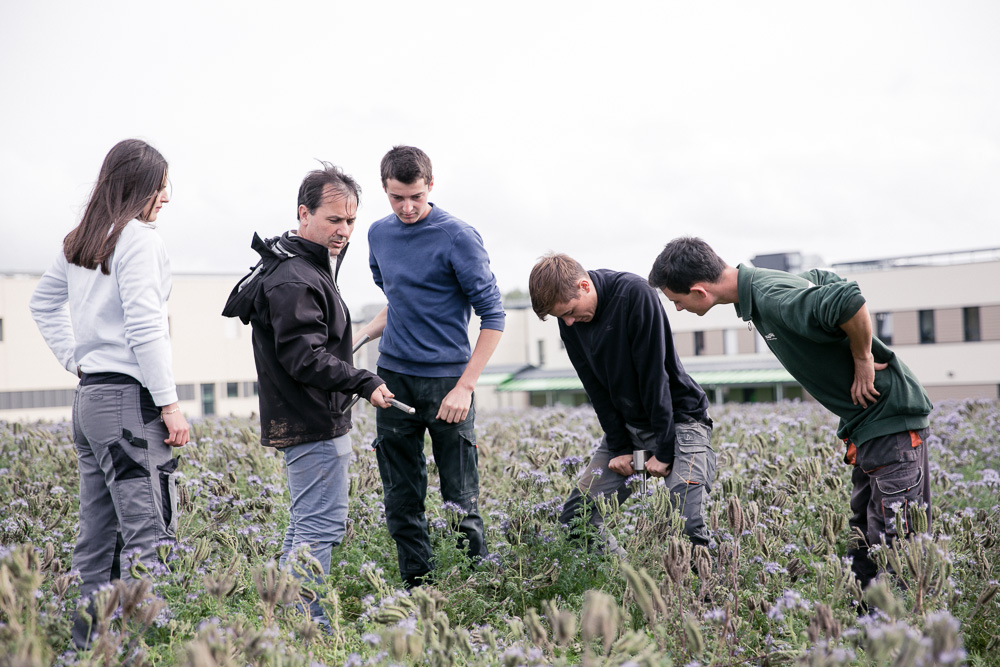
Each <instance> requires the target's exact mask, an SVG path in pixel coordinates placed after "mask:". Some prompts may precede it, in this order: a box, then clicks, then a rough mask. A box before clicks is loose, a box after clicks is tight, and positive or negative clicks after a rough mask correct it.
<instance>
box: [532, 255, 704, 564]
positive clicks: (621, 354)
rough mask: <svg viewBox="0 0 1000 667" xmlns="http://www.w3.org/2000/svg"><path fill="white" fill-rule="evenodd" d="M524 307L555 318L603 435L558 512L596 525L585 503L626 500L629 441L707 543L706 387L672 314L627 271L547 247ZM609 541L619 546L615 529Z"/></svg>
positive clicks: (696, 536)
mask: <svg viewBox="0 0 1000 667" xmlns="http://www.w3.org/2000/svg"><path fill="white" fill-rule="evenodd" d="M528 292H529V293H530V295H531V307H532V309H533V310H534V311H535V314H536V315H538V318H539V319H542V320H544V319H545V318H546V317H547V316H548V315H553V316H555V317H557V318H559V335H560V337H561V338H562V340H563V343H564V344H565V345H566V353H567V354H568V355H569V359H570V361H571V362H572V363H573V367H574V368H575V369H576V372H577V375H579V376H580V381H581V382H583V388H584V389H586V390H587V396H588V398H590V402H591V404H592V405H593V406H594V412H596V413H597V419H598V421H600V423H601V428H602V429H604V438H603V439H602V440H601V443H600V445H598V447H597V449H596V450H595V451H594V453H593V455H592V456H591V459H590V463H589V464H588V465H587V469H586V470H585V471H584V472H583V474H582V475H581V476H580V480H579V482H578V483H577V488H576V489H574V490H573V492H572V493H571V494H570V497H569V498H568V499H567V500H566V504H565V505H564V507H563V513H562V516H561V517H560V521H561V522H562V523H564V524H567V525H569V524H571V523H572V521H573V520H574V518H576V517H579V516H581V515H583V514H584V513H585V510H589V516H590V523H591V525H593V526H594V527H596V528H597V529H598V530H601V529H602V527H603V524H604V520H603V517H602V516H601V514H600V512H598V511H597V508H596V507H595V506H594V503H593V502H592V501H593V499H594V498H596V497H597V496H604V497H610V496H612V495H617V497H618V502H619V503H621V502H624V501H625V499H627V498H628V497H629V496H630V495H631V493H632V491H631V489H630V488H629V486H628V484H627V483H626V481H627V479H628V478H629V476H631V475H634V474H635V472H636V471H635V470H634V469H633V467H632V460H633V459H632V453H633V450H645V451H650V452H652V454H653V456H652V457H651V458H650V459H649V460H648V461H647V462H646V470H648V471H649V474H650V475H652V476H654V477H665V478H666V484H667V488H669V489H670V493H671V496H672V499H673V500H674V501H675V503H676V505H677V507H678V508H679V510H680V513H681V516H683V517H684V519H685V523H684V532H685V534H686V535H687V536H688V537H689V538H690V539H691V542H692V543H693V544H695V545H701V546H707V545H708V543H709V539H710V536H709V532H708V528H707V527H706V526H705V518H704V501H705V499H706V497H707V494H708V493H709V492H711V490H712V482H713V481H714V479H715V467H716V457H715V452H714V451H713V450H712V445H711V437H712V420H711V419H710V418H709V416H708V399H707V398H706V396H705V392H704V391H702V389H701V387H699V386H698V383H696V382H695V381H694V380H692V379H691V376H690V375H688V374H687V372H686V371H685V370H684V367H683V366H682V365H681V362H680V360H679V359H678V358H677V352H676V350H675V349H674V341H673V338H672V336H671V335H670V323H669V322H668V321H667V316H666V313H665V312H664V311H663V306H662V304H661V303H660V298H659V297H658V296H657V295H656V291H655V290H653V289H652V288H651V287H650V286H649V285H647V284H646V281H645V280H643V279H642V278H641V277H639V276H637V275H635V274H632V273H622V272H618V271H609V270H607V269H599V270H597V271H590V272H588V271H585V270H584V268H583V267H582V266H581V265H580V263H579V262H577V261H576V260H575V259H573V258H572V257H569V256H567V255H562V254H551V255H546V256H545V257H543V258H542V259H541V260H539V262H538V263H537V264H536V265H535V267H534V268H533V269H532V270H531V276H530V277H529V279H528ZM606 539H607V543H608V548H609V549H610V550H611V551H615V552H617V553H619V554H622V553H623V552H622V551H621V549H619V548H618V546H617V544H616V542H615V541H614V538H613V537H611V536H606Z"/></svg>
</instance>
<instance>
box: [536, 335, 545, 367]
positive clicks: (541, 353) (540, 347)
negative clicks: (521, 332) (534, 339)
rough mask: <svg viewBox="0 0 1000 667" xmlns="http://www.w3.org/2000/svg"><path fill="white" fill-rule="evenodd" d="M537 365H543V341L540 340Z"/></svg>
mask: <svg viewBox="0 0 1000 667" xmlns="http://www.w3.org/2000/svg"><path fill="white" fill-rule="evenodd" d="M538 365H539V366H544V365H545V341H544V340H542V339H541V338H539V339H538Z"/></svg>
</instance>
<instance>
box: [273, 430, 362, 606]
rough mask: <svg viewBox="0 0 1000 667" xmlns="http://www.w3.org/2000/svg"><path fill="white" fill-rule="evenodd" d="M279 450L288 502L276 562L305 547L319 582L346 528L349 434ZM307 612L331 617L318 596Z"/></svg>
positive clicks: (313, 578)
mask: <svg viewBox="0 0 1000 667" xmlns="http://www.w3.org/2000/svg"><path fill="white" fill-rule="evenodd" d="M281 453H282V455H284V457H285V475H286V479H287V480H288V495H289V496H290V497H291V500H292V506H291V508H290V511H289V515H290V516H289V518H288V529H287V530H286V531H285V540H284V542H283V543H282V545H281V559H280V561H279V562H280V564H281V565H284V564H285V562H286V561H287V560H288V557H289V556H290V555H291V554H292V552H294V551H295V550H296V549H298V548H299V547H302V546H307V547H309V553H310V555H312V557H313V558H315V559H316V560H318V561H319V564H320V567H321V568H322V570H323V574H322V575H319V574H316V575H312V576H310V577H309V578H310V579H311V580H312V581H314V582H315V583H317V584H322V583H323V580H324V579H325V576H326V575H328V574H330V554H331V551H332V550H333V547H335V546H337V545H338V544H340V543H341V542H342V541H343V539H344V534H345V533H346V532H347V503H348V497H347V496H348V487H349V485H350V477H349V471H350V464H351V437H350V436H349V435H342V436H339V437H336V438H331V439H329V440H319V441H316V442H303V443H300V444H298V445H291V446H290V447H285V448H283V449H282V450H281ZM296 576H299V575H296ZM307 588H308V586H307ZM317 594H318V593H317ZM309 614H310V615H311V616H312V617H313V618H314V619H315V620H316V621H318V622H319V623H321V624H325V623H328V622H329V621H328V620H327V619H326V615H325V612H324V611H323V607H322V606H320V604H319V602H318V600H312V601H311V602H310V604H309Z"/></svg>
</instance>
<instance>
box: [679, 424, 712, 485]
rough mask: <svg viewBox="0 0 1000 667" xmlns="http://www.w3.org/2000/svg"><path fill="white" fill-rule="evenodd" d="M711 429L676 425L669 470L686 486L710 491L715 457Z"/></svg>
mask: <svg viewBox="0 0 1000 667" xmlns="http://www.w3.org/2000/svg"><path fill="white" fill-rule="evenodd" d="M711 437H712V429H711V427H710V426H706V425H704V424H678V425H677V426H676V441H675V444H674V465H673V468H672V470H671V472H672V473H676V475H678V476H679V477H680V478H681V479H683V480H684V481H685V482H687V483H688V484H698V485H701V486H703V487H704V488H705V490H706V491H708V492H710V491H711V490H712V484H713V482H714V481H715V469H716V465H717V462H716V456H715V450H713V449H712V446H711V444H710V442H711Z"/></svg>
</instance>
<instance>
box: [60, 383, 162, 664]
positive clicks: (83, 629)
mask: <svg viewBox="0 0 1000 667" xmlns="http://www.w3.org/2000/svg"><path fill="white" fill-rule="evenodd" d="M123 380H124V381H131V383H128V384H121V383H114V384H113V383H112V382H120V381H123ZM167 435H168V434H167V428H166V426H165V425H164V424H163V422H161V421H160V411H159V409H158V408H157V407H156V405H155V404H154V403H153V397H152V396H150V394H149V391H148V390H146V389H145V388H144V387H142V386H141V385H139V384H138V382H136V381H134V380H132V379H131V378H125V377H124V376H119V375H118V374H93V375H89V376H88V375H85V376H84V380H83V381H82V382H81V383H80V386H79V387H78V388H77V390H76V397H75V398H74V401H73V441H74V443H75V445H76V455H77V464H78V465H79V469H80V534H79V535H78V536H77V540H76V548H75V549H74V550H73V569H74V570H77V571H79V573H80V579H81V584H80V597H81V598H86V597H87V596H90V595H92V594H93V593H94V592H95V591H96V590H97V589H98V588H99V587H100V586H101V585H102V584H107V583H109V582H110V581H111V577H112V575H113V573H114V572H115V570H116V564H115V561H116V559H117V556H118V553H124V555H125V556H126V557H127V558H126V562H125V563H124V565H123V567H122V568H121V578H122V580H123V581H129V580H130V579H131V573H130V571H129V567H128V563H129V562H130V560H131V558H132V557H133V555H135V557H136V558H137V560H139V561H141V562H143V563H147V564H148V563H152V562H154V561H156V560H157V555H156V545H157V543H158V542H166V541H173V540H174V537H175V530H176V526H177V496H176V470H177V462H178V459H176V458H173V448H172V447H170V446H169V445H167V444H164V442H163V440H164V439H165V438H166V437H167ZM119 532H120V537H119ZM91 630H92V627H91V624H90V623H89V622H87V621H86V620H84V619H83V618H82V617H80V616H77V617H76V618H75V619H74V623H73V630H72V638H73V643H74V644H75V645H76V646H77V647H79V648H85V647H86V646H87V645H88V644H89V643H90V639H91Z"/></svg>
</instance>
